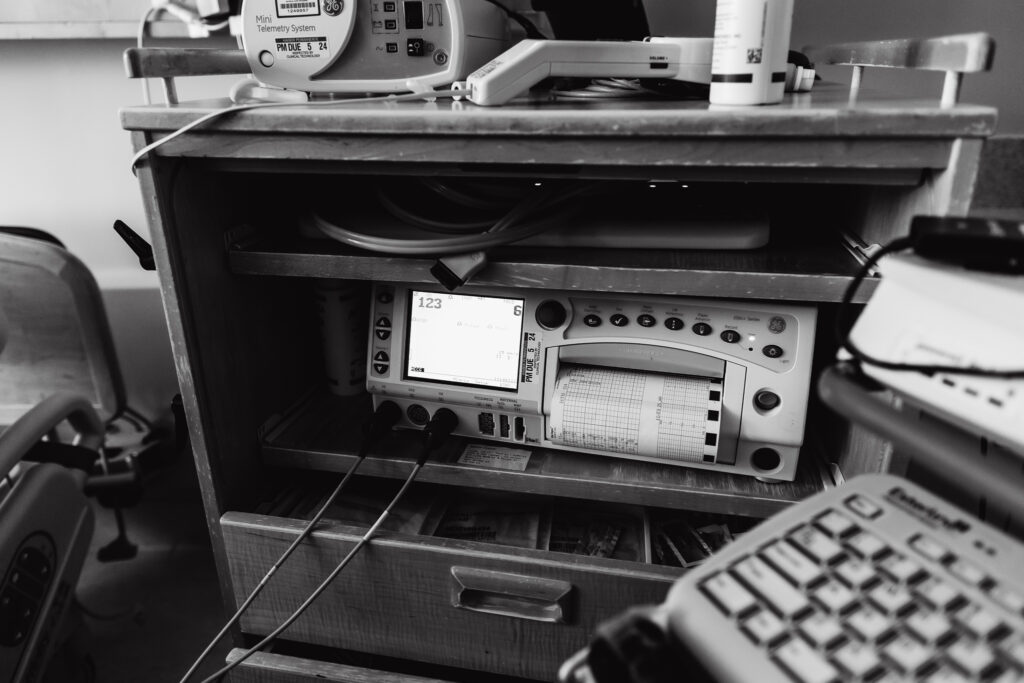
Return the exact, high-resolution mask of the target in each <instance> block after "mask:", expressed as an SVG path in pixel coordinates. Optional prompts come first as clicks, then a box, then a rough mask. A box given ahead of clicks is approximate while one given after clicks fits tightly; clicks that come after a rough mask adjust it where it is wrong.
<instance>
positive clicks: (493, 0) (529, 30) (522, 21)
mask: <svg viewBox="0 0 1024 683" xmlns="http://www.w3.org/2000/svg"><path fill="white" fill-rule="evenodd" d="M484 2H488V3H490V4H492V5H494V6H495V7H497V8H498V9H500V10H501V11H502V12H504V13H505V14H506V15H508V18H509V19H511V20H512V21H514V22H516V23H517V24H519V25H520V26H522V27H523V30H524V31H526V37H527V38H537V39H538V40H547V39H548V37H547V36H546V35H544V34H543V33H541V32H540V29H538V28H537V26H536V24H534V23H533V22H532V21H530V20H529V19H527V18H526V17H524V16H523V15H522V14H520V13H519V12H515V11H513V10H510V9H509V8H508V7H505V5H503V4H501V3H500V2H497V0H484Z"/></svg>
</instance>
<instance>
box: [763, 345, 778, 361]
mask: <svg viewBox="0 0 1024 683" xmlns="http://www.w3.org/2000/svg"><path fill="white" fill-rule="evenodd" d="M761 353H763V354H764V355H766V356H768V357H769V358H781V357H782V353H783V351H782V347H781V346H776V345H775V344H769V345H768V346H766V347H764V348H763V349H761Z"/></svg>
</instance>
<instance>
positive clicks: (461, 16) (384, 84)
mask: <svg viewBox="0 0 1024 683" xmlns="http://www.w3.org/2000/svg"><path fill="white" fill-rule="evenodd" d="M506 31H507V25H506V17H505V14H504V13H503V12H502V11H501V10H500V9H499V8H498V7H496V6H495V5H493V4H491V3H488V2H483V1H482V0H470V1H469V2H463V1H462V0H245V2H244V3H243V4H242V41H243V43H244V49H245V55H246V58H247V60H248V62H249V66H250V68H251V69H252V74H253V76H254V77H255V78H256V79H257V80H258V81H259V82H260V83H262V84H264V85H268V86H274V87H279V88H289V89H294V90H300V91H304V92H309V93H366V92H383V93H394V92H407V91H410V90H426V89H430V88H435V87H437V86H441V85H447V84H449V83H452V82H453V81H457V80H459V79H461V78H464V77H465V76H466V75H468V74H469V73H470V72H471V71H473V70H474V69H476V68H477V67H479V66H480V65H482V64H484V63H486V62H487V61H488V60H490V59H491V58H492V57H494V56H496V55H497V54H499V53H500V52H501V51H502V50H504V49H505V47H507V44H506Z"/></svg>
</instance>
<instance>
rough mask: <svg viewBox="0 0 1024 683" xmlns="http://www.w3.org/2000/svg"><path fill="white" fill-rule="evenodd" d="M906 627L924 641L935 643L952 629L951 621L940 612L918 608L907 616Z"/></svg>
mask: <svg viewBox="0 0 1024 683" xmlns="http://www.w3.org/2000/svg"><path fill="white" fill-rule="evenodd" d="M907 628H909V629H910V632H911V633H913V634H914V635H915V636H917V637H918V638H920V639H921V640H923V641H924V642H926V643H936V642H938V641H940V640H942V639H943V638H945V637H946V636H947V635H949V632H950V631H951V630H953V623H952V622H951V621H950V620H949V619H948V618H946V615H945V614H943V613H942V612H924V611H921V610H918V611H917V612H914V613H913V614H911V615H910V616H909V617H907Z"/></svg>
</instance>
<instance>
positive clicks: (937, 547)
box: [910, 534, 950, 562]
mask: <svg viewBox="0 0 1024 683" xmlns="http://www.w3.org/2000/svg"><path fill="white" fill-rule="evenodd" d="M910 547H911V548H913V549H914V550H916V551H917V552H919V553H921V554H922V555H924V556H925V557H927V558H928V559H929V560H933V561H935V562H942V561H943V560H945V559H946V558H947V557H949V555H950V552H949V549H948V548H946V546H944V545H942V544H941V543H939V542H937V541H935V540H932V539H931V538H930V537H928V536H925V535H924V534H918V535H916V536H914V537H913V538H912V539H910Z"/></svg>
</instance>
